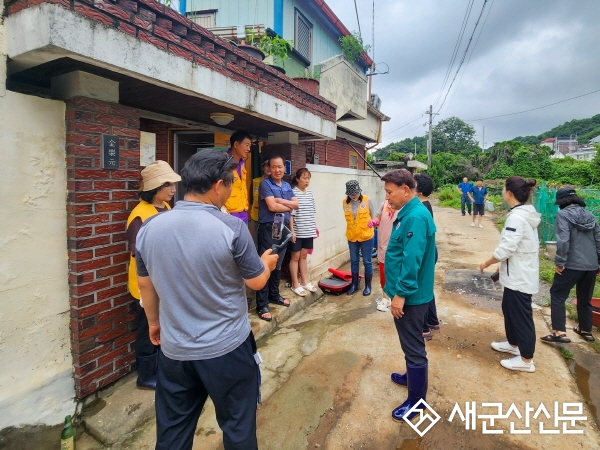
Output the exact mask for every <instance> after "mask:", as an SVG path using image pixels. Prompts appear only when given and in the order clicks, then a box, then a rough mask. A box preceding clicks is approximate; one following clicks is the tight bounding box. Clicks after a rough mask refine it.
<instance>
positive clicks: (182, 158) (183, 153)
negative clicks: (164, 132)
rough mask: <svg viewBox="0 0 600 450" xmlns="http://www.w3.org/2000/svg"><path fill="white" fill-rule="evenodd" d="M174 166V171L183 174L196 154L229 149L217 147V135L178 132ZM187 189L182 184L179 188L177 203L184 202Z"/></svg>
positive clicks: (174, 146) (176, 133) (175, 140)
mask: <svg viewBox="0 0 600 450" xmlns="http://www.w3.org/2000/svg"><path fill="white" fill-rule="evenodd" d="M173 144H174V145H173V148H174V164H173V169H174V170H175V172H177V173H179V174H180V173H181V169H183V166H184V165H185V163H186V161H187V160H188V159H189V158H190V157H191V156H192V155H193V154H194V153H198V152H199V151H202V150H221V151H224V152H225V151H227V150H228V148H229V147H216V146H215V134H214V133H206V132H201V131H176V132H175V133H174V143H173ZM184 196H185V189H184V188H183V186H182V185H181V184H179V186H177V193H176V194H175V201H178V200H183V197H184Z"/></svg>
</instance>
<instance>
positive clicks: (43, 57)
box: [4, 0, 336, 140]
mask: <svg viewBox="0 0 600 450" xmlns="http://www.w3.org/2000/svg"><path fill="white" fill-rule="evenodd" d="M6 12H7V14H8V17H7V18H6V19H5V22H4V28H5V35H6V43H7V53H8V58H9V59H8V61H9V62H8V84H9V89H12V90H16V91H20V92H23V93H34V94H37V95H42V96H47V97H53V93H52V92H51V89H50V84H51V79H52V78H54V77H57V76H60V75H63V74H64V73H67V72H74V71H84V72H87V73H91V74H93V75H97V76H100V77H103V78H106V79H109V80H112V81H116V82H118V83H119V93H118V95H119V99H118V102H119V103H121V104H123V105H127V106H131V107H135V108H139V109H140V110H145V111H151V112H155V113H160V114H165V115H170V116H174V117H179V118H181V119H187V120H190V121H193V122H196V123H206V124H212V123H213V122H212V120H211V119H210V114H211V113H213V112H223V113H229V114H232V115H234V116H235V120H234V121H233V122H232V123H231V127H230V129H235V128H239V127H244V128H245V129H248V130H249V131H251V132H252V133H253V134H257V135H260V136H267V135H268V134H269V133H273V132H286V131H292V132H295V133H298V135H299V136H300V137H301V138H303V139H307V140H310V139H332V138H335V135H336V123H335V120H336V117H335V109H336V107H335V104H333V103H331V102H329V101H327V100H326V99H324V98H323V97H321V96H319V95H316V94H312V93H310V92H308V91H306V90H305V89H303V88H302V87H300V86H298V85H297V84H296V83H294V82H293V80H291V79H290V78H288V77H286V76H285V75H281V74H280V73H279V72H277V71H276V70H275V69H272V68H271V67H269V66H267V65H265V64H263V63H262V62H260V61H258V60H256V59H254V58H251V57H249V56H248V55H246V54H245V53H244V52H242V51H241V50H239V49H238V48H237V47H235V46H234V45H232V44H231V43H229V42H227V41H225V40H224V39H221V38H219V37H217V36H215V35H213V34H212V33H210V32H209V31H208V30H206V29H205V28H202V27H200V26H199V25H197V24H195V23H192V22H191V21H190V20H189V19H187V18H186V17H184V16H182V15H181V14H179V13H177V12H176V11H174V10H172V9H170V8H168V7H166V6H165V5H163V4H161V3H159V2H157V1H155V0H115V1H114V2H109V1H105V0H95V1H93V2H90V3H84V2H80V1H78V0H74V1H72V2H69V1H66V0H47V1H46V2H45V3H41V4H38V2H32V1H28V0H18V1H17V2H13V3H11V5H10V6H9V7H7V11H6Z"/></svg>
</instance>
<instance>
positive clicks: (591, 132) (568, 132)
mask: <svg viewBox="0 0 600 450" xmlns="http://www.w3.org/2000/svg"><path fill="white" fill-rule="evenodd" d="M598 135H600V114H596V115H595V116H593V117H590V118H589V119H575V120H571V121H570V122H565V123H563V124H562V125H559V126H557V127H554V128H552V129H551V130H549V131H546V132H545V133H542V134H540V135H539V136H518V137H516V138H514V139H513V141H517V142H520V143H522V144H538V143H540V142H542V141H543V140H544V139H547V138H550V137H556V136H574V137H575V136H577V139H578V140H579V142H588V141H589V140H590V139H593V138H595V137H596V136H598Z"/></svg>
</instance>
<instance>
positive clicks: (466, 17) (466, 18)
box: [433, 0, 474, 105]
mask: <svg viewBox="0 0 600 450" xmlns="http://www.w3.org/2000/svg"><path fill="white" fill-rule="evenodd" d="M473 2H474V0H470V1H469V3H468V4H467V10H466V11H465V15H464V17H463V21H462V24H461V26H460V30H459V32H458V38H457V39H456V44H454V50H453V51H452V57H451V58H450V64H449V65H448V69H446V75H444V81H443V82H442V87H441V89H440V92H439V94H438V96H437V98H436V99H435V101H434V102H433V104H434V105H436V104H437V102H439V101H440V98H441V97H442V94H443V93H444V88H445V87H446V83H447V82H448V78H449V77H450V72H451V71H452V67H454V61H455V60H456V55H457V54H458V49H459V48H460V44H461V43H462V38H463V36H464V34H465V30H466V28H467V23H468V21H469V17H470V16H471V10H472V8H473Z"/></svg>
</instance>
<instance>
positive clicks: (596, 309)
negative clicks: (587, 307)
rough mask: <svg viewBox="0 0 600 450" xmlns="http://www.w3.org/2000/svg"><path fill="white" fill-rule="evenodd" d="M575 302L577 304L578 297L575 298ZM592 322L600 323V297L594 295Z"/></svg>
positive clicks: (597, 324)
mask: <svg viewBox="0 0 600 450" xmlns="http://www.w3.org/2000/svg"><path fill="white" fill-rule="evenodd" d="M573 303H574V304H575V305H576V304H577V299H576V298H574V299H573ZM592 308H593V309H592V323H593V324H594V326H599V325H600V298H596V297H592Z"/></svg>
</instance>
